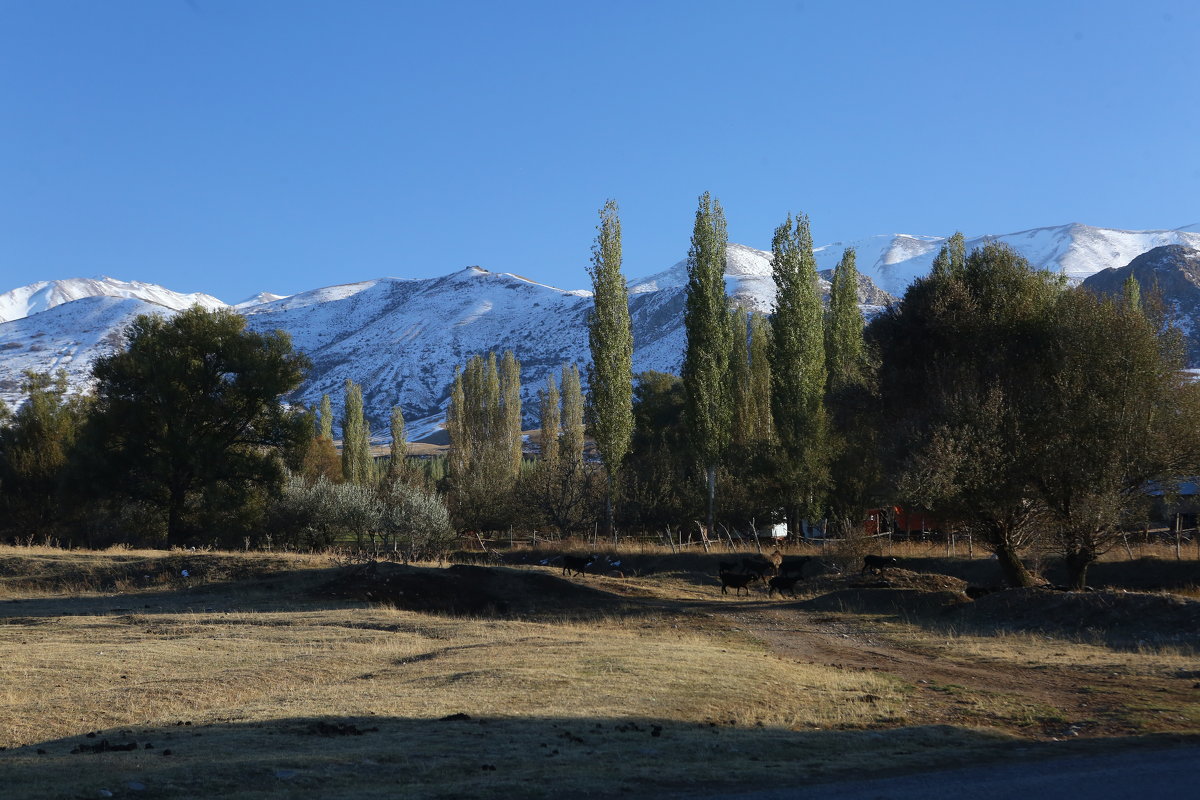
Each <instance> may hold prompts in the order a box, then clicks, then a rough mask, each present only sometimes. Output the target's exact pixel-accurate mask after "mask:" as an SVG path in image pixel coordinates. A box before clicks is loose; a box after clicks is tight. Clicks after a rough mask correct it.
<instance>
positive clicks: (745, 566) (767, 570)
mask: <svg viewBox="0 0 1200 800" xmlns="http://www.w3.org/2000/svg"><path fill="white" fill-rule="evenodd" d="M775 571H776V570H775V565H774V564H772V563H771V562H770V561H768V560H767V559H766V558H764V557H763V556H755V557H752V558H743V559H742V572H749V573H751V574H753V575H754V576H755V577H756V578H767V577H769V576H771V575H774V574H775Z"/></svg>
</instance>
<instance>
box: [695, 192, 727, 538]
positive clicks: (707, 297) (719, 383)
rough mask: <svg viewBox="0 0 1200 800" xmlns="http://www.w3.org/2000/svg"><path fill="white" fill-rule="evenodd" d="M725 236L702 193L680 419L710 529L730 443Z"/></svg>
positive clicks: (716, 209)
mask: <svg viewBox="0 0 1200 800" xmlns="http://www.w3.org/2000/svg"><path fill="white" fill-rule="evenodd" d="M727 241H728V238H727V234H726V230H725V212H724V211H723V210H722V209H721V204H720V203H719V202H717V201H716V200H714V199H713V198H712V197H711V196H710V195H709V193H708V192H705V193H704V194H703V195H701V196H700V203H699V207H698V208H697V209H696V221H695V225H694V226H693V229H692V246H691V248H690V249H689V250H688V258H687V270H688V285H687V300H686V305H685V308H684V316H683V323H684V328H685V330H686V333H687V349H686V351H685V352H684V357H683V389H684V396H685V398H686V405H685V409H684V410H685V413H684V418H685V420H686V421H687V427H688V432H689V436H690V437H691V440H692V445H693V447H694V449H695V451H696V454H697V456H699V459H700V464H701V465H702V467H703V469H704V479H705V486H706V488H707V499H708V502H707V512H706V514H705V522H706V524H707V526H708V529H709V530H710V531H711V530H712V529H713V524H714V522H715V518H716V488H717V470H718V468H719V467H720V466H721V462H722V459H723V458H724V455H725V449H726V447H727V446H728V444H729V434H730V425H731V422H732V411H733V405H732V403H731V401H730V391H729V377H728V372H729V351H730V348H731V347H732V342H731V340H732V338H733V336H732V333H731V331H730V326H729V314H728V313H727V311H726V302H727V301H726V297H725V248H726V245H727Z"/></svg>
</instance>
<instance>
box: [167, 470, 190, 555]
mask: <svg viewBox="0 0 1200 800" xmlns="http://www.w3.org/2000/svg"><path fill="white" fill-rule="evenodd" d="M186 503H187V490H186V489H183V488H181V487H179V486H172V487H171V499H170V505H169V506H168V508H167V548H168V549H169V548H171V547H174V546H175V545H182V544H183V542H181V541H180V537H181V536H182V534H183V511H184V507H185V505H186Z"/></svg>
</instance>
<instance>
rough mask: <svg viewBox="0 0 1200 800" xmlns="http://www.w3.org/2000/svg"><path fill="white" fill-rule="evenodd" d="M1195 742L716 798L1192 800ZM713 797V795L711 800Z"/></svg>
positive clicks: (1198, 793)
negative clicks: (1151, 748) (1166, 747)
mask: <svg viewBox="0 0 1200 800" xmlns="http://www.w3.org/2000/svg"><path fill="white" fill-rule="evenodd" d="M1198 770H1200V746H1196V745H1190V746H1184V747H1174V748H1170V749H1164V750H1136V751H1130V752H1124V753H1106V754H1103V755H1092V756H1070V757H1066V758H1051V759H1038V760H1032V761H1027V762H1026V761H1023V762H1020V763H1013V762H1010V763H1005V764H992V765H988V766H984V767H964V768H959V769H952V770H941V771H936V772H922V773H916V774H909V775H900V776H894V777H889V778H874V779H871V780H862V781H849V782H840V783H814V784H810V785H808V786H797V787H793V788H789V789H769V790H764V791H759V792H749V793H742V794H722V795H719V797H720V798H721V800H792V799H793V798H803V799H804V800H1014V798H1015V799H1016V800H1040V798H1055V800H1127V799H1130V798H1132V799H1133V800H1158V799H1159V798H1164V800H1166V799H1167V798H1169V799H1170V800H1191V799H1192V798H1200V776H1198V775H1197V771H1198ZM716 797H717V796H716V795H714V796H712V800H716Z"/></svg>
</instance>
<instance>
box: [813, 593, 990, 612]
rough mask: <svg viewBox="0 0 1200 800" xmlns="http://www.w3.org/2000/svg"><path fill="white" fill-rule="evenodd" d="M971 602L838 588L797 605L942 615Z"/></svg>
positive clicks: (954, 595)
mask: <svg viewBox="0 0 1200 800" xmlns="http://www.w3.org/2000/svg"><path fill="white" fill-rule="evenodd" d="M966 602H970V600H969V599H968V598H967V596H966V595H964V594H962V593H961V592H950V591H926V590H923V589H837V590H835V591H832V592H828V593H826V594H823V595H820V596H819V597H814V598H813V599H811V600H805V601H803V602H801V603H797V606H798V607H800V608H804V609H808V610H810V611H854V612H859V613H866V614H892V613H896V612H898V611H916V612H922V613H930V612H940V611H944V610H945V609H947V608H952V607H954V606H957V605H958V604H960V603H966Z"/></svg>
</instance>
